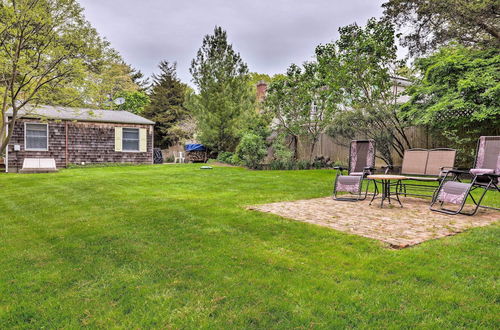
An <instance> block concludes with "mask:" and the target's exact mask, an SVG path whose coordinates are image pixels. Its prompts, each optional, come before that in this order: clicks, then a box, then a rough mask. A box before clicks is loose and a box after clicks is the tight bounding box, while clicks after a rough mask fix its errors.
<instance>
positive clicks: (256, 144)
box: [235, 133, 267, 168]
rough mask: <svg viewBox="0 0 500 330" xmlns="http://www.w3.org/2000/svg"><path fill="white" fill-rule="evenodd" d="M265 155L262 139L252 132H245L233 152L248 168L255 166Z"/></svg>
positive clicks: (265, 150)
mask: <svg viewBox="0 0 500 330" xmlns="http://www.w3.org/2000/svg"><path fill="white" fill-rule="evenodd" d="M266 155H267V147H266V144H265V142H264V140H263V139H262V137H261V136H259V135H256V134H254V133H245V134H244V135H243V136H242V138H241V140H240V143H238V146H237V147H236V152H235V156H236V158H237V159H238V160H239V161H241V162H242V163H243V164H244V165H245V166H248V167H250V168H256V167H257V166H258V165H259V164H260V163H261V162H262V160H263V159H264V157H266Z"/></svg>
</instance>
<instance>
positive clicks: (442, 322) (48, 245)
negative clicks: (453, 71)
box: [0, 165, 500, 329]
mask: <svg viewBox="0 0 500 330" xmlns="http://www.w3.org/2000/svg"><path fill="white" fill-rule="evenodd" d="M333 176H334V172H333V171H329V170H311V171H248V170H245V169H241V168H219V167H217V168H214V169H213V170H200V169H199V165H173V166H137V167H110V168H90V169H73V170H64V171H61V172H59V173H56V174H38V175H15V174H3V175H0V209H1V213H0V270H1V271H0V325H1V328H42V327H45V328H78V327H85V326H87V327H90V328H110V327H118V328H153V327H156V328H219V329H222V328H261V329H262V328H337V327H338V328H345V327H362V328H380V327H384V328H410V327H425V328H443V327H444V328H456V327H462V328H498V327H499V326H500V318H499V298H500V294H499V290H498V278H499V275H500V271H499V270H500V263H499V260H500V258H499V257H500V255H499V251H500V250H499V246H500V239H499V237H500V226H499V225H498V224H496V225H492V226H488V227H484V228H476V229H472V230H469V231H467V232H465V233H462V234H459V235H456V236H452V237H447V238H444V239H439V240H434V241H429V242H426V243H424V244H421V245H418V246H415V247H413V248H408V249H404V250H392V249H388V248H387V247H386V246H385V245H384V244H382V243H380V242H377V241H375V240H371V239H367V238H362V237H358V236H354V235H348V234H345V233H341V232H337V231H334V230H330V229H326V228H322V227H319V226H314V225H309V224H305V223H300V222H296V221H291V220H287V219H283V218H280V217H277V216H274V215H271V214H263V213H259V212H254V211H248V210H246V209H245V206H246V205H250V204H258V203H268V202H276V201H284V200H296V199H305V198H314V197H321V196H327V195H329V194H330V192H331V184H332V179H333ZM487 203H488V204H489V205H492V206H500V201H499V198H498V193H497V194H494V193H489V196H487ZM352 207H353V208H355V207H356V204H355V203H353V204H352Z"/></svg>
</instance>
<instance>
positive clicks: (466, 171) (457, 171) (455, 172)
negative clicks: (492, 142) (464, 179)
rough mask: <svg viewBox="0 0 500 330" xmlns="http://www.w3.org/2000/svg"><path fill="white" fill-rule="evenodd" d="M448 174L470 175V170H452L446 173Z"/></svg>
mask: <svg viewBox="0 0 500 330" xmlns="http://www.w3.org/2000/svg"><path fill="white" fill-rule="evenodd" d="M446 172H447V173H454V174H469V170H467V169H458V168H452V169H450V170H447V171H446Z"/></svg>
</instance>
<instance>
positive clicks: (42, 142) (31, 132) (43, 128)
mask: <svg viewBox="0 0 500 330" xmlns="http://www.w3.org/2000/svg"><path fill="white" fill-rule="evenodd" d="M24 132H25V133H24V138H25V149H26V150H39V151H46V150H48V144H49V138H48V135H49V134H48V125H47V124H29V123H26V124H25V126H24Z"/></svg>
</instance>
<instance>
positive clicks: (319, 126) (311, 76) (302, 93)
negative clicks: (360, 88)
mask: <svg viewBox="0 0 500 330" xmlns="http://www.w3.org/2000/svg"><path fill="white" fill-rule="evenodd" d="M324 69H325V66H321V65H319V63H318V62H307V63H304V65H303V68H302V69H301V68H300V67H298V66H297V65H295V64H292V65H291V66H290V67H289V68H288V70H287V74H286V76H284V77H280V78H276V79H275V80H274V81H273V83H271V85H270V88H269V92H268V96H267V99H266V105H267V108H268V109H269V111H270V112H271V113H272V114H273V116H274V117H275V118H276V119H277V120H278V130H279V131H282V133H284V134H286V135H288V136H289V137H290V138H291V144H290V145H291V149H292V151H293V154H294V158H295V159H297V158H298V150H297V149H298V141H299V139H300V138H301V137H305V138H306V139H307V140H308V141H309V144H310V149H309V160H310V161H312V157H313V153H314V148H315V146H316V144H317V142H318V140H319V137H320V135H321V134H322V133H324V131H325V128H326V127H328V126H329V125H330V124H331V123H332V119H333V117H334V113H335V112H336V111H337V103H338V102H339V92H338V91H339V89H338V88H337V87H335V86H333V85H327V82H328V81H327V80H326V79H325V78H326V77H327V75H328V74H329V70H324ZM328 69H331V68H328Z"/></svg>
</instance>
